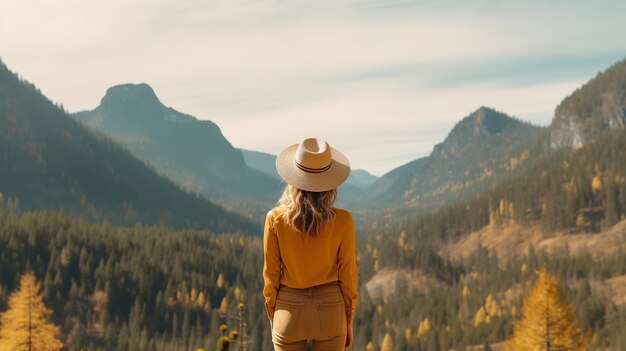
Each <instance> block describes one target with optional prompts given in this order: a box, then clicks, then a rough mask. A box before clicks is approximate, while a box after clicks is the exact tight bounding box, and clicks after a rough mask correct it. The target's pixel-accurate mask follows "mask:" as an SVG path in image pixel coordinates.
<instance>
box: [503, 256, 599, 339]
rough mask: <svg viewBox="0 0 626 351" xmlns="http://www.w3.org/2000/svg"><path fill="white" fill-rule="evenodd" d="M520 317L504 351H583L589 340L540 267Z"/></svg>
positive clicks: (550, 277) (556, 287)
mask: <svg viewBox="0 0 626 351" xmlns="http://www.w3.org/2000/svg"><path fill="white" fill-rule="evenodd" d="M522 313H523V317H522V319H521V320H520V321H519V322H518V323H517V324H516V325H515V327H514V332H513V337H512V338H511V339H509V340H508V341H507V343H506V345H505V348H504V350H506V351H533V350H537V351H540V350H541V351H544V350H545V351H554V350H568V351H577V350H581V351H582V350H586V349H587V345H588V343H589V341H590V340H588V339H589V337H588V335H587V336H585V335H583V333H582V331H581V329H580V327H579V326H578V325H577V323H575V322H574V317H573V312H572V306H571V305H569V304H568V303H567V302H566V301H565V299H564V296H563V293H562V292H561V290H560V288H559V285H558V283H557V281H556V279H555V278H553V277H552V276H550V274H548V272H547V269H546V268H545V267H543V268H542V269H541V270H539V272H538V273H537V282H536V283H535V285H534V287H533V288H532V289H531V291H530V292H529V293H528V295H527V297H526V299H525V300H524V306H523V307H522Z"/></svg>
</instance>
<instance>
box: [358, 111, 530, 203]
mask: <svg viewBox="0 0 626 351" xmlns="http://www.w3.org/2000/svg"><path fill="white" fill-rule="evenodd" d="M541 130H542V128H541V127H537V126H534V125H532V124H530V123H527V122H522V121H520V120H519V119H516V118H514V117H511V116H508V115H506V114H504V113H501V112H498V111H496V110H495V109H492V108H488V107H484V106H481V107H479V108H478V109H477V110H475V111H473V112H472V113H470V114H469V115H467V116H466V117H464V118H462V119H461V120H460V121H459V122H457V123H456V124H455V125H454V127H453V128H452V129H451V131H450V132H449V133H448V135H447V136H446V138H444V140H443V141H442V142H440V143H438V144H436V145H435V147H434V148H433V151H432V152H431V153H430V155H428V156H426V157H422V158H418V159H415V160H413V161H410V162H408V163H406V164H404V165H401V166H399V167H397V168H395V169H393V170H391V171H389V172H387V173H386V174H384V175H383V176H382V177H380V178H379V179H378V180H377V181H376V182H375V183H374V184H373V185H372V186H370V187H369V188H367V190H366V192H365V194H364V195H363V196H362V197H361V198H359V200H358V201H359V203H364V204H365V205H366V207H377V206H380V205H381V204H382V205H383V206H391V207H407V208H414V209H419V210H426V211H428V210H434V209H436V208H438V207H441V206H444V205H445V204H447V203H449V202H450V201H453V202H454V201H458V200H461V199H463V198H467V197H468V196H472V195H473V194H476V193H478V192H480V191H483V190H485V189H487V188H488V187H489V186H490V185H491V183H493V182H497V181H498V180H499V179H501V178H502V177H504V176H505V175H506V174H508V173H510V172H511V171H512V170H513V169H515V168H516V167H517V166H518V165H519V164H520V163H523V162H525V161H526V160H527V159H528V157H529V152H530V149H532V147H533V146H532V145H529V140H530V139H533V138H534V137H535V136H537V135H538V133H539V132H540V131H541ZM533 142H534V141H533Z"/></svg>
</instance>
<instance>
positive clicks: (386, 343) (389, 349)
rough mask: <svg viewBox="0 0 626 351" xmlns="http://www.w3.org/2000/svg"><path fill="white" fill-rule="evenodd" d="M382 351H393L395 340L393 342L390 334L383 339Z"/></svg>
mask: <svg viewBox="0 0 626 351" xmlns="http://www.w3.org/2000/svg"><path fill="white" fill-rule="evenodd" d="M380 350H381V351H393V340H391V335H389V333H387V334H385V337H384V338H383V345H382V346H381V348H380Z"/></svg>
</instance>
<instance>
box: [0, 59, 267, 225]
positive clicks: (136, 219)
mask: <svg viewBox="0 0 626 351" xmlns="http://www.w3.org/2000/svg"><path fill="white" fill-rule="evenodd" d="M145 92H146V90H145V89H144V93H145ZM144 98H150V96H144ZM0 193H1V194H2V196H0V198H4V200H3V202H5V203H6V204H7V205H9V207H11V208H18V207H19V209H22V210H39V209H51V208H54V209H56V208H63V209H66V210H67V211H69V212H72V213H76V214H81V215H84V216H86V217H87V218H89V219H94V220H101V219H102V218H103V217H104V216H107V217H109V219H110V220H111V222H113V223H114V224H125V225H132V224H135V223H145V224H159V223H162V224H166V225H171V226H174V227H198V228H206V229H211V230H214V231H220V232H221V231H236V230H242V231H245V232H253V231H255V230H256V229H257V228H256V226H255V225H254V224H252V223H251V222H250V221H248V220H247V219H244V218H242V217H240V216H239V215H236V214H233V213H230V212H227V211H226V210H224V209H223V208H221V207H220V206H217V205H215V204H214V203H212V202H209V201H207V200H204V199H202V198H200V197H198V196H196V195H193V194H191V193H188V192H185V191H183V190H181V189H179V188H178V187H177V186H176V185H175V184H174V183H172V182H171V181H169V180H167V179H164V178H162V177H161V176H159V175H158V174H157V173H156V172H155V171H154V170H153V169H151V168H150V167H148V166H146V165H145V164H144V163H143V162H141V161H140V160H138V159H136V158H135V157H133V156H132V155H131V154H130V153H129V152H128V151H127V150H126V149H125V148H124V147H122V146H120V145H119V144H118V143H116V142H114V141H113V140H111V139H110V138H108V137H106V136H104V135H102V134H101V133H97V132H93V131H90V130H88V129H87V128H85V127H84V126H82V125H81V124H80V123H78V121H76V120H75V119H74V118H73V117H72V116H70V115H68V114H67V113H66V112H65V111H64V110H63V109H62V108H60V107H58V106H56V105H54V104H53V103H52V102H51V101H50V100H48V99H47V98H46V97H45V96H44V95H43V94H42V93H41V92H40V91H39V90H38V89H37V88H35V86H33V85H31V84H29V83H27V82H25V81H21V80H20V79H19V78H18V77H17V76H16V75H15V74H14V73H12V72H11V71H9V69H8V68H7V67H6V66H5V65H4V63H2V62H1V61H0ZM18 203H19V205H17V204H18ZM0 205H1V203H0Z"/></svg>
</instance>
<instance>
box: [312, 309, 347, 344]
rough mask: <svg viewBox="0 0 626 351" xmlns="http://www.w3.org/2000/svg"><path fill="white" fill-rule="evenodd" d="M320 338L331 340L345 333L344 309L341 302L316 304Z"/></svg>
mask: <svg viewBox="0 0 626 351" xmlns="http://www.w3.org/2000/svg"><path fill="white" fill-rule="evenodd" d="M317 313H318V320H319V323H320V325H319V327H320V332H321V333H322V336H324V337H325V338H327V339H332V338H334V337H337V336H342V335H345V334H346V333H347V329H348V328H347V321H346V307H345V303H344V302H343V301H337V302H326V303H319V304H317Z"/></svg>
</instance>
